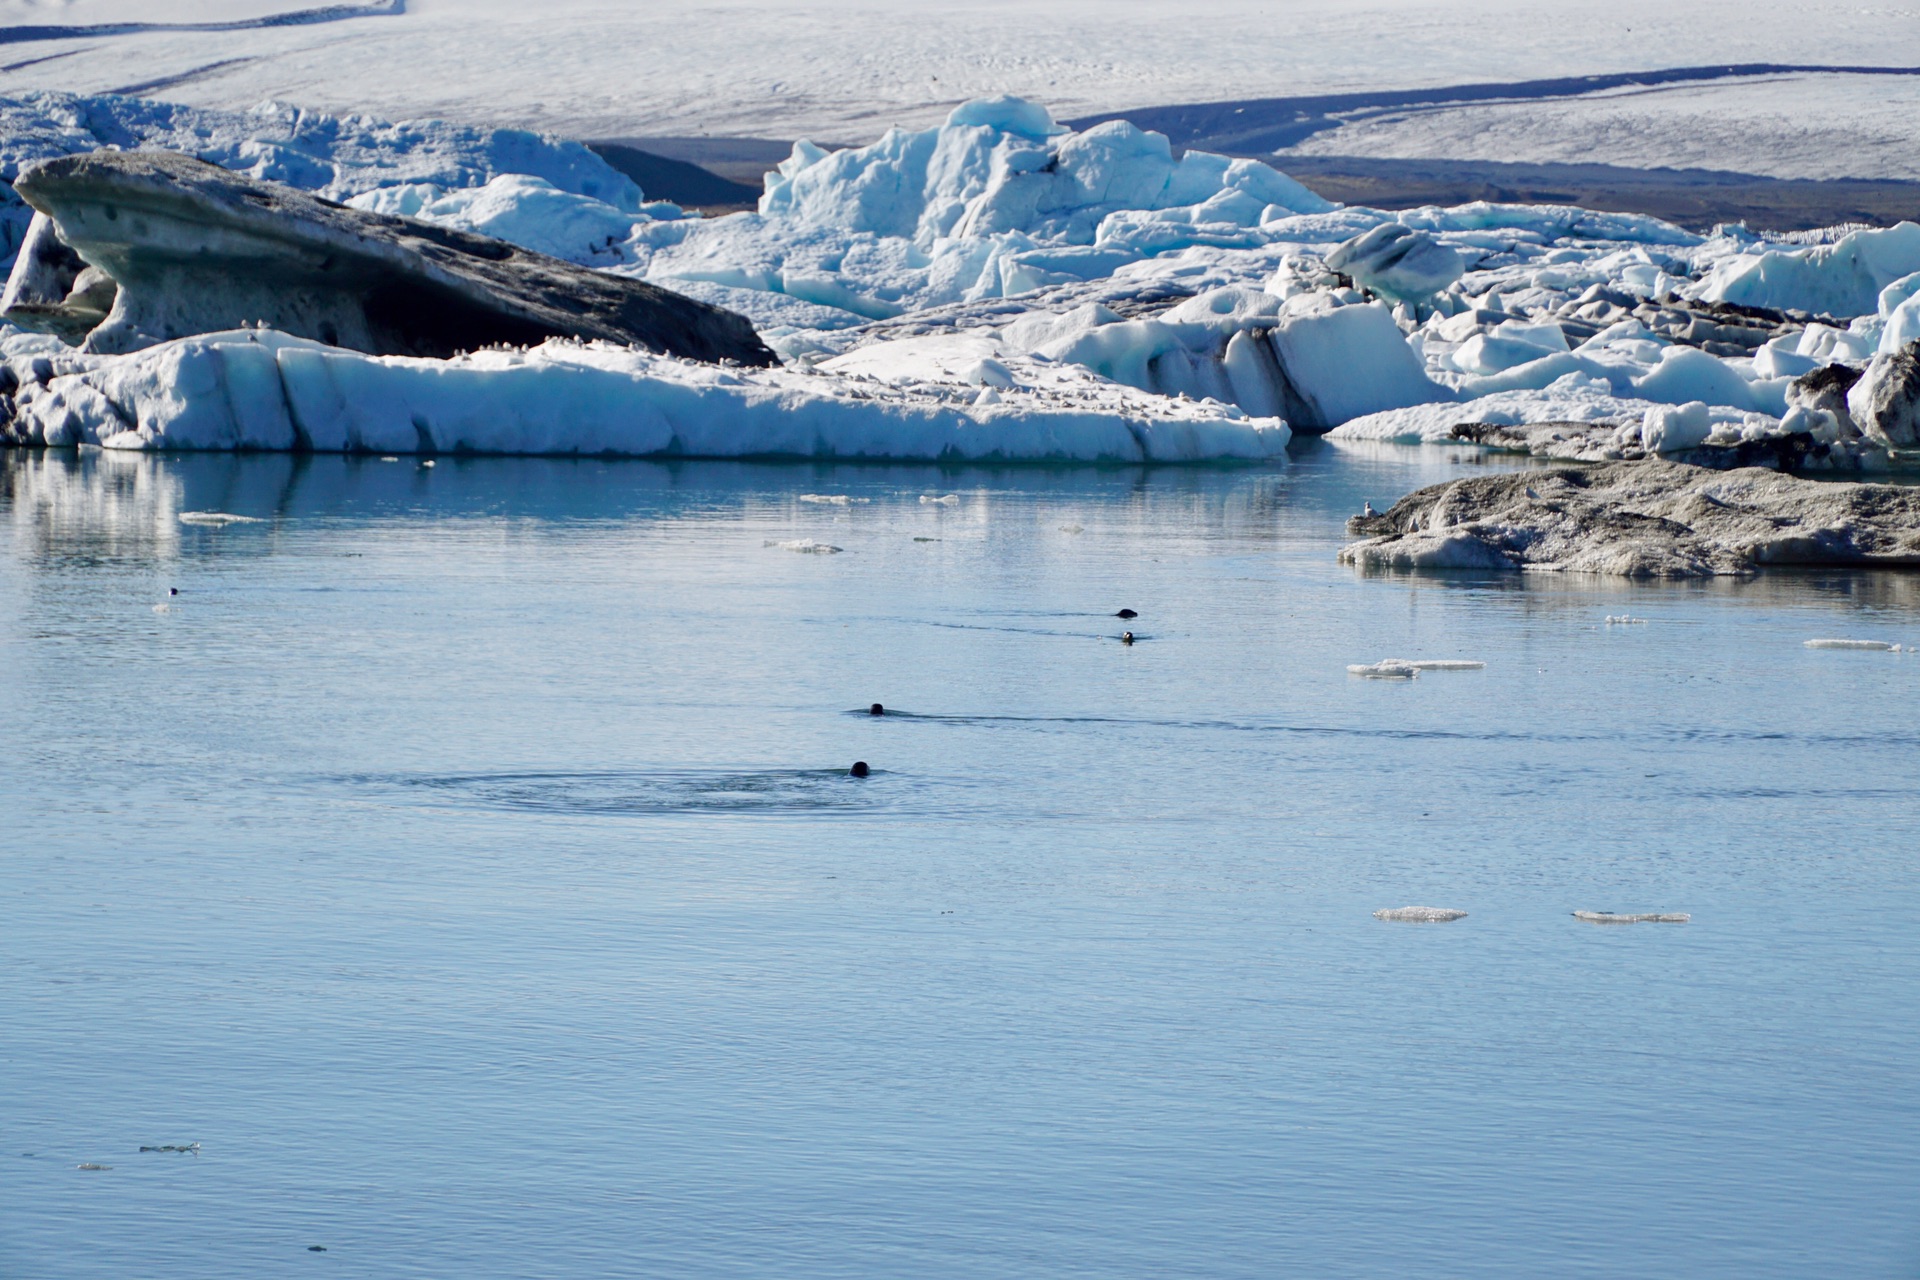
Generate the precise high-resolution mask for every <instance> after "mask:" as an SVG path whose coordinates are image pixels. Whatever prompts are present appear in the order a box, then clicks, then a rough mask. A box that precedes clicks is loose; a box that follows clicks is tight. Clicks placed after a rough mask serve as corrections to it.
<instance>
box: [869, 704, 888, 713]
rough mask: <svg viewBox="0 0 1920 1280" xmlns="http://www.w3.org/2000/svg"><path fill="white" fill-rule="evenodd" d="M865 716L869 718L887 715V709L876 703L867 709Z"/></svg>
mask: <svg viewBox="0 0 1920 1280" xmlns="http://www.w3.org/2000/svg"><path fill="white" fill-rule="evenodd" d="M867 714H868V715H870V716H883V715H885V714H887V709H886V708H885V707H883V706H881V705H880V704H879V703H877V702H876V703H874V704H873V705H872V706H870V707H868V708H867Z"/></svg>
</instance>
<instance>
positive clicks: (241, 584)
mask: <svg viewBox="0 0 1920 1280" xmlns="http://www.w3.org/2000/svg"><path fill="white" fill-rule="evenodd" d="M1296 453H1297V457H1296V459H1295V462H1294V464H1293V465H1292V466H1291V467H1289V468H1285V469H1259V470H1248V469H1220V470H1209V469H1162V470H1154V471H1138V470H1095V469H1081V470H1046V469H1011V470H1001V471H987V470H955V471H941V470H937V469H932V468H919V469H915V468H898V469H893V468H880V467H872V468H845V467H843V468H837V469H836V468H814V467H806V466H787V467H770V466H769V467H755V466H748V465H729V464H702V465H678V466H668V465H656V464H651V463H639V462H634V463H617V464H616V463H601V462H577V463H545V462H536V461H528V460H490V461H489V460H467V461H458V460H454V459H440V460H439V461H438V464H437V465H435V466H431V467H429V466H423V465H421V464H420V463H418V462H417V461H415V460H412V459H408V460H405V461H397V462H381V461H379V460H377V459H374V458H366V459H357V460H356V459H338V458H291V457H262V456H252V457H246V456H230V455H220V456H206V457H187V458H168V459H161V458H151V457H145V458H118V457H100V456H98V455H95V456H92V457H87V458H75V457H72V456H70V455H63V454H54V453H50V454H21V453H13V454H8V455H5V456H4V457H0V481H3V483H0V656H3V657H4V662H5V666H6V672H7V678H6V680H5V681H4V683H0V739H3V740H4V741H5V742H6V743H7V753H8V768H7V769H6V770H5V771H4V774H3V775H0V812H4V814H5V815H6V819H5V822H4V824H0V857H3V858H4V862H3V863H0V866H4V874H0V892H4V895H5V896H4V901H5V928H4V929H0V1027H4V1028H5V1033H4V1048H3V1049H0V1098H3V1099H4V1104H3V1105H0V1273H4V1274H6V1275H9V1276H16V1275H17V1276H31V1277H37V1278H42V1280H64V1278H66V1277H89V1278H90V1277H98V1276H107V1275H140V1276H146V1277H194V1278H196V1280H205V1278H208V1277H243V1276H244V1277H257V1276H265V1275H285V1274H292V1273H294V1272H295V1271H296V1270H297V1269H299V1268H302V1267H309V1268H314V1269H316V1270H317V1269H319V1268H328V1269H331V1270H337V1271H340V1272H341V1273H342V1274H352V1275H357V1276H372V1277H388V1276H395V1277H397V1276H416V1275H421V1276H424V1275H461V1276H469V1277H520V1276H554V1275H601V1276H647V1277H658V1276H701V1277H709V1276H760V1275H769V1274H781V1275H801V1276H846V1275H863V1276H864V1275H870V1276H894V1275H925V1276H956V1277H959V1276H981V1275H1007V1276H1015V1275H1018V1276H1036V1277H1038V1276H1046V1277H1057V1276H1115V1275H1168V1276H1173V1275H1182V1276H1209V1277H1213V1276H1220V1277H1265V1276H1272V1275H1280V1274H1296V1275H1313V1276H1336V1277H1338V1276H1468V1275H1471V1276H1476V1277H1484V1276H1500V1277H1506V1276H1512V1277H1521V1276H1540V1275H1548V1274H1551V1275H1559V1276H1592V1277H1623V1276H1634V1277H1638V1276H1673V1277H1682V1276H1689V1277H1690V1276H1702V1275H1739V1276H1745V1277H1801V1276H1807V1275H1836V1276H1838V1275H1845V1276H1856V1277H1858V1276H1886V1277H1891V1276H1904V1275H1910V1274H1912V1271H1913V1268H1914V1265H1915V1263H1916V1260H1920V1227H1916V1224H1915V1219H1914V1217H1913V1213H1912V1206H1913V1204H1914V1203H1915V1195H1916V1192H1917V1191H1920V1156H1916V1154H1915V1152H1914V1148H1913V1144H1912V1142H1911V1141H1910V1137H1911V1134H1912V1132H1913V1128H1914V1121H1915V1119H1916V1106H1915V1103H1916V1098H1917V1096H1920V1087H1917V1086H1916V1083H1915V1075H1914V1072H1913V1069H1912V1063H1913V1058H1914V1051H1915V1048H1916V1033H1915V1030H1914V1026H1915V1023H1914V1019H1913V1018H1912V1017H1911V1012H1912V993H1913V992H1914V991H1915V990H1916V989H1920V987H1916V980H1917V979H1920V952H1917V949H1916V945H1915V942H1914V934H1913V926H1912V919H1911V904H1912V902H1913V894H1914V892H1915V890H1916V888H1917V887H1920V886H1916V883H1915V881H1916V875H1915V871H1914V856H1913V849H1914V831H1915V818H1916V809H1915V803H1914V790H1913V779H1912V770H1911V768H1910V765H1909V763H1908V762H1910V761H1911V760H1912V759H1913V758H1914V751H1915V747H1916V746H1917V745H1920V728H1917V727H1916V723H1917V718H1916V711H1917V710H1920V662H1916V661H1915V660H1914V658H1913V657H1912V656H1910V655H1904V654H1888V653H1869V652H1858V651H1831V650H1828V651H1821V650H1809V649H1807V648H1805V647H1804V645H1803V641H1805V640H1807V639H1809V638H1815V637H1833V636H1838V637H1852V638H1862V639H1884V640H1888V641H1898V642H1900V643H1903V644H1904V643H1911V642H1914V641H1915V640H1916V639H1920V580H1916V579H1913V578H1905V577H1897V576H1891V575H1847V574H1815V575H1790V574H1783V575H1776V576H1771V577H1767V578H1763V579H1760V580H1757V581H1752V582H1713V583H1706V584H1698V583H1693V584H1686V585H1659V584H1632V583H1627V582H1620V581H1591V580H1587V581H1582V580H1555V579H1551V578H1545V577H1534V578H1528V579H1526V580H1524V581H1523V580H1520V579H1518V578H1514V577H1476V576H1471V575H1453V576H1446V577H1427V578H1419V579H1406V578H1401V579H1395V578H1363V577H1357V576H1355V575H1353V574H1352V573H1350V572H1349V571H1346V570H1343V569H1341V568H1339V567H1338V566H1336V565H1335V563H1334V559H1333V557H1334V552H1335V550H1336V549H1337V547H1338V546H1339V545H1340V543H1341V541H1342V533H1341V527H1342V522H1343V521H1344V519H1345V517H1346V516H1347V515H1348V514H1350V513H1352V512H1353V511H1356V510H1358V509H1359V507H1360V505H1361V503H1362V502H1363V501H1365V500H1371V501H1373V502H1374V504H1375V505H1376V506H1379V507H1384V505H1385V504H1386V503H1387V502H1390V501H1391V500H1393V499H1394V498H1397V497H1398V496H1400V495H1401V494H1402V493H1404V492H1406V491H1407V490H1408V489H1411V488H1412V487H1414V486H1416V485H1418V484H1422V483H1428V482H1431V481H1434V480H1438V479H1442V478H1444V477H1446V476H1448V475H1455V474H1464V473H1467V472H1470V471H1472V470H1474V469H1475V467H1476V465H1479V464H1475V463H1473V462H1472V461H1471V460H1470V459H1468V458H1466V457H1465V456H1464V455H1454V454H1452V453H1450V452H1449V451H1445V450H1429V451H1426V452H1424V453H1420V452H1414V451H1396V450H1392V449H1386V448H1378V447H1376V449H1375V450H1374V451H1368V450H1366V449H1349V450H1343V451H1341V453H1340V454H1339V455H1338V457H1337V459H1336V457H1335V455H1334V452H1333V449H1332V447H1331V446H1328V445H1324V444H1309V445H1303V446H1298V447H1297V449H1296ZM802 495H812V496H813V497H814V498H816V499H818V498H820V497H828V498H831V497H835V496H844V497H846V498H847V499H848V501H847V502H846V503H845V504H841V503H837V502H831V501H828V502H822V501H817V500H815V501H802V500H801V498H802ZM948 495H953V496H954V497H955V498H957V501H955V502H951V503H949V502H944V501H929V502H923V501H921V499H922V498H923V497H928V498H936V499H943V498H945V497H947V496H948ZM208 511H212V512H225V513H230V514H236V515H246V516H253V517H257V518H259V521H260V522H259V523H254V524H230V525H227V526H225V527H214V526H208V525H204V524H183V523H182V522H181V521H180V520H179V518H178V517H179V516H180V514H182V513H186V512H208ZM923 539H928V540H924V541H923ZM805 541H814V542H819V543H826V544H829V545H833V546H837V547H840V548H843V551H842V552H841V554H837V555H797V554H794V553H793V552H792V551H790V550H787V549H785V548H783V547H782V546H781V545H780V544H781V543H787V542H805ZM170 587H177V588H178V589H179V591H180V594H179V595H178V596H177V597H169V596H168V595H167V590H168V588H170ZM156 605H164V606H166V610H167V611H165V612H157V611H156V609H155V606H156ZM1123 606H1124V607H1130V608H1133V609H1136V610H1138V611H1139V614H1140V616H1139V617H1138V618H1136V619H1133V620H1131V621H1129V622H1126V623H1124V624H1123V623H1122V622H1121V621H1120V620H1118V619H1116V618H1113V617H1111V616H1108V615H1110V614H1112V613H1113V612H1114V611H1115V610H1117V609H1119V608H1121V607H1123ZM1622 614H1631V615H1632V616H1634V617H1636V618H1644V619H1646V625H1644V626H1634V627H1619V626H1615V627H1611V628H1609V627H1608V626H1606V625H1605V620H1606V618H1607V617H1608V616H1610V615H1611V616H1618V615H1622ZM1123 626H1124V627H1126V628H1128V629H1131V630H1132V631H1133V632H1134V633H1135V635H1136V636H1137V637H1138V642H1137V643H1136V644H1134V645H1133V646H1131V647H1123V646H1122V645H1120V644H1119V643H1117V637H1118V635H1119V633H1120V631H1121V629H1122V627H1123ZM1387 657H1398V658H1408V659H1473V660H1481V661H1484V662H1485V663H1486V664H1487V665H1486V667H1485V669H1484V670H1480V671H1426V672H1422V673H1421V675H1420V676H1419V678H1418V679H1415V680H1410V681H1373V680H1361V679H1356V678H1352V677H1349V676H1348V674H1347V672H1346V667H1347V666H1348V664H1350V663H1356V662H1371V661H1376V660H1378V659H1381V658H1387ZM876 700H877V701H881V702H884V703H885V704H887V705H888V706H889V707H890V708H894V709H895V710H897V711H899V712H903V713H907V714H902V715H898V716H895V715H889V716H887V717H884V718H882V719H878V720H875V719H872V718H870V717H868V716H866V715H865V714H864V710H863V709H864V708H865V707H866V706H867V704H869V703H870V702H873V701H876ZM855 759H864V760H867V761H869V762H871V764H872V765H873V767H874V773H873V776H872V777H870V778H869V779H867V780H866V781H865V782H864V783H856V782H853V781H852V780H850V779H847V778H845V777H844V776H843V771H844V770H845V768H846V766H847V765H848V764H850V763H851V762H852V761H853V760H855ZM1407 903H1428V904H1433V905H1438V906H1444V907H1451V908H1458V909H1462V910H1466V911H1467V912H1469V915H1468V916H1467V918H1466V919H1464V920H1459V921H1456V922H1453V923H1450V924H1444V925H1398V924H1387V923H1383V922H1380V921H1376V920H1374V919H1373V918H1372V915H1371V913H1372V912H1373V911H1374V910H1376V909H1378V908H1382V907H1398V906H1402V905H1405V904H1407ZM1574 910H1606V911H1622V912H1646V911H1673V912H1688V913H1691V915H1692V922H1691V923H1689V924H1686V925H1653V924H1646V925H1634V926H1631V927H1625V928H1622V927H1604V926H1595V925H1589V924H1584V923H1582V922H1580V921H1577V920H1574V919H1573V918H1572V917H1571V915H1570V913H1571V912H1572V911H1574ZM193 1142H197V1143H200V1144H201V1146H200V1149H199V1153H198V1154H197V1155H193V1154H181V1153H159V1152H149V1153H145V1154H142V1153H140V1152H139V1150H138V1149H139V1148H140V1147H141V1146H143V1145H147V1146H158V1145H182V1144H187V1143H193ZM85 1164H99V1165H105V1166H110V1168H106V1169H99V1170H83V1169H80V1168H78V1167H77V1166H80V1165H85ZM316 1245H318V1246H324V1247H325V1249H326V1250H327V1252H326V1253H325V1254H317V1253H309V1252H308V1250H309V1248H310V1247H311V1246H316Z"/></svg>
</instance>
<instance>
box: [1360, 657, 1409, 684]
mask: <svg viewBox="0 0 1920 1280" xmlns="http://www.w3.org/2000/svg"><path fill="white" fill-rule="evenodd" d="M1347 674H1348V675H1350V676H1360V677H1361V678H1362V679H1366V680H1411V679H1413V678H1414V677H1415V676H1417V675H1419V674H1420V668H1419V667H1417V666H1415V665H1414V664H1413V663H1411V662H1397V661H1395V660H1394V659H1392V658H1389V659H1387V660H1386V661H1384V662H1356V663H1352V664H1351V665H1349V666H1348V667H1347Z"/></svg>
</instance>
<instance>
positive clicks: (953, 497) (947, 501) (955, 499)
mask: <svg viewBox="0 0 1920 1280" xmlns="http://www.w3.org/2000/svg"><path fill="white" fill-rule="evenodd" d="M920 505H921V506H923V507H957V506H959V505H960V495H959V494H957V493H940V494H933V493H923V494H921V495H920Z"/></svg>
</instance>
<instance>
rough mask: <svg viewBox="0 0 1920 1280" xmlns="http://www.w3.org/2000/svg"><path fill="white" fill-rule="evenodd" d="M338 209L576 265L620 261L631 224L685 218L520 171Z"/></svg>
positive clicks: (370, 195)
mask: <svg viewBox="0 0 1920 1280" xmlns="http://www.w3.org/2000/svg"><path fill="white" fill-rule="evenodd" d="M345 203H346V205H347V207H348V208H351V209H363V210H365V211H367V212H368V213H378V214H385V215H386V216H388V217H398V218H414V219H417V220H418V221H421V222H430V223H432V224H434V225H435V226H441V227H453V228H455V229H456V230H460V231H471V232H473V233H475V234H477V235H483V236H492V237H493V238H494V239H496V240H505V241H508V242H509V243H511V244H517V245H519V246H520V247H521V248H522V249H531V250H532V251H533V252H535V253H544V254H546V255H547V256H548V257H552V258H560V259H563V260H565V261H567V262H575V263H579V264H581V265H582V266H611V265H613V264H616V263H619V262H623V261H625V257H626V255H625V253H624V251H623V249H622V245H624V244H625V242H626V240H627V239H628V237H630V236H631V235H632V234H633V229H634V227H635V226H637V225H639V224H640V223H643V222H653V221H656V220H664V221H673V220H674V219H677V218H681V217H684V216H685V214H684V213H683V212H682V211H681V209H680V207H679V206H678V205H673V204H668V203H666V202H664V201H661V202H655V203H652V204H643V205H641V206H640V207H639V208H638V209H637V210H636V209H622V208H620V207H618V206H617V205H611V204H608V203H607V202H606V201H604V200H597V199H595V198H594V197H592V196H586V195H581V194H579V193H578V192H573V191H565V190H562V189H561V188H559V187H556V186H555V185H553V183H551V182H549V181H548V180H547V179H545V178H538V177H534V176H533V175H531V174H525V173H504V174H500V175H499V176H497V177H494V178H491V179H489V180H488V181H487V183H486V185H485V186H479V187H451V188H450V187H445V186H442V185H440V184H439V183H436V182H409V183H405V184H403V185H400V186H394V187H381V188H379V189H377V190H374V191H366V192H362V193H361V194H359V195H357V196H354V197H352V198H351V199H349V200H347V201H346V202H345Z"/></svg>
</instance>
